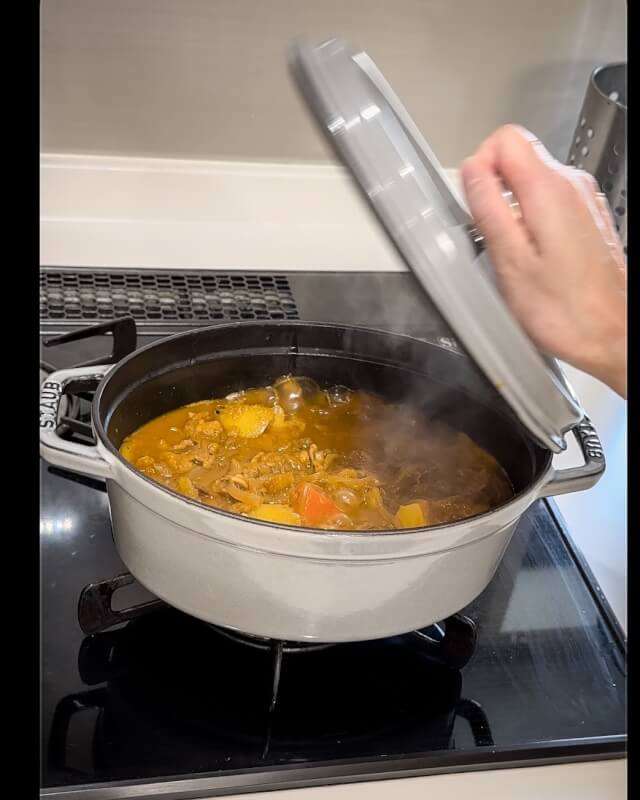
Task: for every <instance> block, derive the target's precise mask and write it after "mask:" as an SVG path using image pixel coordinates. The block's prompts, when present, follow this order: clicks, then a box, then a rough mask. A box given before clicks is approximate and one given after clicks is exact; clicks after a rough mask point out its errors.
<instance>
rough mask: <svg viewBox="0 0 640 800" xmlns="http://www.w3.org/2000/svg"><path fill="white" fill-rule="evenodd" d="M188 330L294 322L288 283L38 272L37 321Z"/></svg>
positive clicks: (248, 277) (234, 276) (204, 275)
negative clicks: (126, 320)
mask: <svg viewBox="0 0 640 800" xmlns="http://www.w3.org/2000/svg"><path fill="white" fill-rule="evenodd" d="M125 315H130V316H132V317H133V318H134V319H135V320H136V322H137V323H142V324H145V323H147V324H158V323H162V322H170V323H172V324H178V325H180V324H183V325H185V326H192V325H194V324H197V323H198V322H203V323H207V322H210V321H216V320H260V319H264V320H272V319H299V315H298V309H297V307H296V303H295V300H294V298H293V294H292V292H291V287H290V285H289V280H288V279H287V277H286V276H284V275H269V274H264V273H257V274H247V273H245V274H242V273H225V274H222V273H218V272H215V273H214V272H191V271H180V272H163V271H156V272H150V271H132V270H113V271H108V270H99V271H93V270H78V271H73V270H66V269H49V268H48V269H42V270H41V271H40V319H41V320H43V321H48V322H106V321H107V320H111V319H114V318H116V317H122V316H125Z"/></svg>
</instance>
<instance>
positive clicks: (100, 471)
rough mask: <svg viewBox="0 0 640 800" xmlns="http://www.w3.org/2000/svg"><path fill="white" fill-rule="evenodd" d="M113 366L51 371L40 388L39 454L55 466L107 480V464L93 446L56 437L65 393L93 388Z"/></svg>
mask: <svg viewBox="0 0 640 800" xmlns="http://www.w3.org/2000/svg"><path fill="white" fill-rule="evenodd" d="M112 366H113V365H112V364H104V365H101V366H92V367H77V368H74V369H62V370H59V371H58V372H53V373H52V374H51V375H49V376H48V377H47V379H46V380H45V381H43V383H42V385H41V386H40V455H41V456H42V458H43V459H44V460H45V461H47V462H48V463H49V464H53V465H55V466H56V467H61V468H62V469H67V470H70V471H71V472H79V473H80V474H81V475H89V476H90V477H92V478H108V477H109V476H110V468H109V464H108V463H107V462H106V461H105V459H104V458H102V456H101V455H100V453H99V452H98V448H97V447H96V445H88V444H80V443H79V442H69V441H67V440H66V439H63V438H62V437H61V436H59V435H58V425H59V422H60V402H61V400H62V397H63V395H64V394H65V392H68V391H70V390H71V389H73V390H75V391H80V392H81V391H89V390H92V389H95V388H96V386H97V385H98V384H99V383H100V381H101V380H102V378H103V377H104V376H105V375H106V374H107V372H108V371H109V370H110V369H111V368H112Z"/></svg>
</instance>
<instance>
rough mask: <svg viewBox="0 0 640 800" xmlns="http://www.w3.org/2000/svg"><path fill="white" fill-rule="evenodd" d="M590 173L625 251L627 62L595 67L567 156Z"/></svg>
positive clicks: (573, 163)
mask: <svg viewBox="0 0 640 800" xmlns="http://www.w3.org/2000/svg"><path fill="white" fill-rule="evenodd" d="M567 161H568V163H569V164H571V165H572V166H575V167H578V168H579V169H584V170H586V171H587V172H589V173H591V174H592V175H593V176H594V178H595V179H596V180H597V181H598V183H599V184H600V189H601V191H602V192H604V194H605V195H606V197H607V200H608V202H609V206H610V207H611V211H612V212H613V216H614V219H615V223H616V227H617V229H618V233H619V234H620V238H621V239H622V243H623V245H624V251H625V253H626V252H627V65H626V63H619V64H607V65H606V66H603V67H598V68H597V69H595V70H594V71H593V73H592V75H591V79H590V81H589V87H588V88H587V93H586V95H585V98H584V103H583V104H582V111H581V112H580V118H579V120H578V125H577V127H576V130H575V133H574V135H573V140H572V142H571V148H570V150H569V155H568V159H567Z"/></svg>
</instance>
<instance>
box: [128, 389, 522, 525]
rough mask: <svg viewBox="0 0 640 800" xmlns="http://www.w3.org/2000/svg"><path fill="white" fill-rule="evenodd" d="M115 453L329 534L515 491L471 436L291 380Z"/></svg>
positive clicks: (405, 411) (166, 421)
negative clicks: (327, 531) (329, 531)
mask: <svg viewBox="0 0 640 800" xmlns="http://www.w3.org/2000/svg"><path fill="white" fill-rule="evenodd" d="M120 452H121V454H122V456H123V457H124V458H126V459H127V460H128V461H129V462H130V463H131V464H132V465H133V466H135V467H136V468H137V469H138V470H140V472H142V473H144V474H145V475H146V476H148V477H149V478H151V479H153V480H154V481H157V482H158V483H160V484H162V485H163V486H166V487H168V488H170V489H173V490H174V491H177V492H180V493H181V494H183V495H186V496H187V497H189V498H192V499H194V500H198V501H200V502H201V503H204V504H206V505H209V506H213V507H215V508H220V509H224V510H225V511H230V512H233V513H236V514H241V515H243V516H246V517H251V518H254V519H258V520H264V521H268V522H275V523H282V524H286V525H301V526H305V527H308V528H321V529H325V530H327V529H329V530H345V531H346V530H350V531H366V530H396V529H403V528H417V527H424V526H429V525H436V524H439V523H450V522H454V521H456V520H460V519H464V518H467V517H472V516H475V515H477V514H481V513H483V512H486V511H489V510H490V509H492V508H494V507H495V506H497V505H500V504H502V503H504V502H505V501H506V500H508V499H509V498H510V497H512V496H513V489H512V487H511V484H510V482H509V479H508V478H507V476H506V474H505V472H504V470H503V469H502V467H501V466H500V465H499V464H498V462H497V461H496V460H495V459H494V458H493V456H491V455H489V453H487V452H486V451H485V450H483V449H482V448H480V447H479V446H478V445H476V444H475V443H474V442H473V441H472V440H471V439H470V438H469V437H468V436H467V435H466V434H464V433H458V432H456V431H454V430H452V429H451V428H449V427H448V426H447V425H445V424H444V423H442V422H438V421H435V420H429V419H425V417H424V415H423V414H421V413H420V412H418V411H417V409H415V408H412V407H411V406H408V405H404V404H402V405H397V404H392V403H389V402H386V401H384V400H382V399H380V398H379V397H377V396H374V395H371V394H366V393H364V392H361V391H351V390H349V389H346V388H344V387H341V386H336V387H333V388H331V389H326V390H321V389H320V388H319V386H318V385H317V384H316V383H315V382H314V381H312V380H310V379H308V378H293V377H291V376H285V377H282V378H280V379H278V380H277V381H275V382H274V383H273V385H272V386H268V387H266V388H261V389H251V390H249V391H245V392H239V393H236V394H233V395H229V396H228V397H226V398H224V399H220V400H203V401H201V402H198V403H193V404H190V405H187V406H183V407H182V408H178V409H176V410H174V411H171V412H169V413H167V414H164V415H163V416H161V417H158V418H156V419H154V420H152V421H151V422H148V423H146V424H145V425H143V426H142V427H141V428H139V429H138V430H137V431H135V432H134V433H132V434H131V435H130V436H128V437H127V438H126V439H125V440H124V441H123V443H122V446H121V448H120Z"/></svg>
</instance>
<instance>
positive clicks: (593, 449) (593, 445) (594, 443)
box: [578, 418, 604, 458]
mask: <svg viewBox="0 0 640 800" xmlns="http://www.w3.org/2000/svg"><path fill="white" fill-rule="evenodd" d="M578 433H579V434H580V439H581V440H582V443H583V445H584V449H585V452H586V454H587V455H588V456H589V458H603V457H604V453H603V451H602V444H601V443H600V439H599V438H598V434H597V432H596V429H595V428H594V427H593V425H592V424H591V423H590V422H589V420H588V419H586V418H585V419H584V420H583V422H581V423H580V424H579V425H578Z"/></svg>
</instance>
